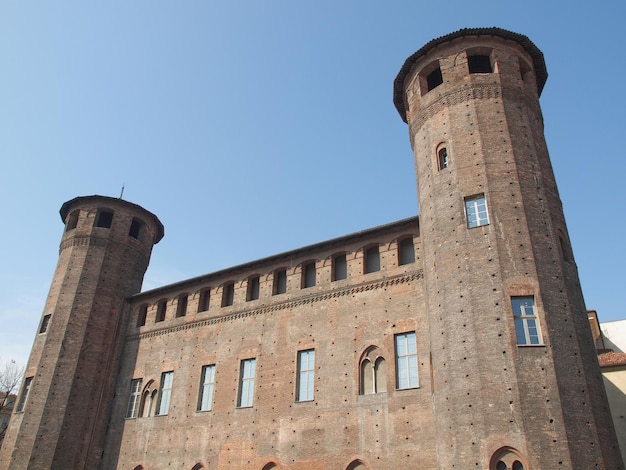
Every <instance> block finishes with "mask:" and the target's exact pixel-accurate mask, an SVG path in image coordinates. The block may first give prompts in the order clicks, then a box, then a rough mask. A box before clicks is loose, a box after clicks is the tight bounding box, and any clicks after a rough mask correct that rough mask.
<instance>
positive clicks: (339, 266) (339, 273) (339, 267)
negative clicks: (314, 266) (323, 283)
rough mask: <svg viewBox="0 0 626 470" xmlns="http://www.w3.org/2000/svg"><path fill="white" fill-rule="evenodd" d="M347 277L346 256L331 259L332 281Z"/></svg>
mask: <svg viewBox="0 0 626 470" xmlns="http://www.w3.org/2000/svg"><path fill="white" fill-rule="evenodd" d="M347 277H348V263H347V261H346V255H345V253H344V254H341V255H337V256H335V257H334V258H333V281H340V280H342V279H346V278H347Z"/></svg>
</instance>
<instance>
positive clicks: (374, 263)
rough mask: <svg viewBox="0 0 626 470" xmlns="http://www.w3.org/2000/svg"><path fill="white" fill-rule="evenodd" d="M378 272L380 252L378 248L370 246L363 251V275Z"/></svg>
mask: <svg viewBox="0 0 626 470" xmlns="http://www.w3.org/2000/svg"><path fill="white" fill-rule="evenodd" d="M376 271H380V252H379V251H378V246H372V247H370V248H367V249H366V250H365V270H364V272H365V274H367V273H374V272H376Z"/></svg>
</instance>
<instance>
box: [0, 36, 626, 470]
mask: <svg viewBox="0 0 626 470" xmlns="http://www.w3.org/2000/svg"><path fill="white" fill-rule="evenodd" d="M468 54H469V55H472V54H481V55H488V56H489V57H490V59H491V62H492V64H493V65H494V72H493V73H479V74H470V73H469V72H468V59H467V57H468ZM435 61H438V64H439V66H440V68H441V72H442V76H443V83H442V84H441V85H439V86H437V87H436V88H434V89H432V90H430V91H428V92H426V89H425V88H424V87H425V83H426V82H425V77H424V75H425V72H424V71H426V72H429V71H431V70H433V64H434V62H435ZM407 64H408V65H405V67H403V69H402V71H401V73H400V75H399V79H398V80H397V81H396V84H395V85H396V86H395V95H394V96H395V98H394V99H395V101H396V106H397V107H398V109H399V110H400V112H401V115H402V116H403V118H404V117H406V121H407V122H408V124H409V133H410V139H411V144H412V147H413V150H414V156H415V165H416V178H417V183H418V189H419V190H418V194H419V210H420V219H419V227H418V220H417V218H412V219H408V220H406V221H400V222H397V223H394V224H390V225H388V226H384V227H378V228H374V229H371V230H368V231H365V232H361V233H358V234H353V235H349V236H346V237H342V238H340V239H336V240H331V241H327V242H322V243H319V244H317V245H314V246H310V247H305V248H302V249H300V250H295V251H292V252H289V253H284V254H281V255H276V256H273V257H270V258H266V259H263V260H259V261H256V262H251V263H248V264H245V265H242V266H238V267H235V268H232V269H229V270H225V271H222V272H218V273H213V274H208V275H206V276H200V277H198V278H194V279H189V280H185V281H181V282H179V283H176V284H173V285H170V286H165V287H163V288H160V289H156V290H154V291H150V292H144V293H140V294H137V291H138V290H139V288H140V284H141V278H142V276H143V272H144V271H145V267H146V266H147V261H148V258H149V255H150V249H151V246H152V243H153V242H156V241H158V239H159V238H160V236H161V235H162V227H161V226H160V223H159V222H158V220H156V218H153V217H154V216H151V215H149V214H147V213H145V211H143V209H141V208H139V207H137V206H134V205H132V204H129V203H125V202H124V201H118V202H114V201H116V200H113V201H112V200H110V198H108V199H107V198H98V197H95V198H84V199H79V200H74V201H71V202H70V203H67V204H70V207H68V206H67V204H66V205H65V206H64V208H65V212H64V213H65V215H68V216H69V214H70V212H71V210H73V209H74V208H80V209H81V217H80V218H79V223H78V226H77V228H76V229H74V230H70V231H68V232H66V233H65V234H64V236H63V240H62V243H61V247H62V249H61V253H60V257H59V266H58V268H57V272H56V273H55V277H54V279H53V283H52V287H51V290H50V295H49V298H48V303H47V304H46V310H45V312H44V313H46V312H52V313H53V317H52V318H53V320H52V321H51V323H50V328H49V330H48V332H47V333H46V334H44V335H38V337H37V338H36V340H35V345H34V347H33V352H32V355H31V359H30V361H29V365H28V370H27V374H26V375H27V376H33V377H34V380H33V388H32V393H31V395H30V397H29V400H28V402H27V406H26V408H25V410H24V413H18V414H16V415H15V416H14V418H13V420H12V422H11V428H10V430H9V433H8V435H7V440H5V445H4V446H3V452H4V453H3V454H1V455H0V462H1V463H0V469H4V468H41V469H43V468H63V469H67V468H104V469H111V468H120V469H130V470H137V469H139V468H142V469H153V468H187V469H192V468H193V469H195V470H197V469H199V468H212V469H213V468H215V469H264V470H269V469H270V468H281V469H286V470H287V469H288V470H300V469H302V470H305V469H306V470H311V469H320V470H321V469H332V470H335V469H350V470H357V469H363V468H368V469H396V468H420V469H439V468H441V469H444V468H445V469H449V468H457V469H462V470H466V469H470V468H479V469H490V470H493V469H494V468H495V466H496V463H497V461H498V460H499V459H500V458H503V459H504V460H506V463H507V464H508V465H509V467H510V466H511V465H512V460H513V459H518V460H519V461H521V462H522V463H523V464H524V468H525V469H549V470H553V469H574V468H575V469H590V468H603V469H611V470H613V469H623V464H622V461H621V457H620V455H619V450H618V447H617V442H616V439H615V436H614V431H613V426H612V423H611V418H610V415H609V413H608V406H607V403H606V397H605V393H604V389H603V385H602V379H601V376H600V371H599V368H598V365H597V359H596V355H595V351H594V348H593V344H592V338H591V333H590V332H589V326H588V322H587V317H586V315H585V311H586V309H585V305H584V301H583V297H582V293H581V290H580V285H579V281H578V276H577V272H576V265H575V263H574V261H573V257H572V255H571V247H570V245H569V240H568V236H567V228H566V225H565V221H564V218H563V212H562V209H561V202H560V200H559V196H558V191H557V187H556V183H555V181H554V175H553V173H552V168H551V166H550V160H549V156H548V152H547V148H546V144H545V141H544V136H543V122H542V116H541V110H540V107H539V101H538V99H539V96H538V95H539V92H540V90H541V88H542V87H543V82H544V81H545V78H546V74H545V67H544V64H543V59H542V56H541V53H540V52H539V51H538V50H537V49H536V48H535V47H534V46H533V45H532V44H531V43H529V42H528V41H527V39H525V38H523V37H521V36H519V35H515V34H512V33H507V32H503V31H502V30H493V29H490V30H481V31H479V32H478V31H473V32H472V31H465V32H458V33H454V34H452V35H450V36H449V37H447V38H443V39H440V40H438V41H436V42H435V43H430V46H428V47H425V48H423V49H422V50H420V52H419V53H417V54H415V55H414V56H412V57H411V58H410V60H409V62H408V63H407ZM535 72H536V73H535ZM441 146H445V147H446V148H447V150H448V155H449V157H450V165H449V167H448V168H445V169H443V170H439V168H438V162H437V150H438V149H439V148H440V147H441ZM477 194H484V195H485V197H486V200H487V206H488V211H489V224H488V225H485V226H481V227H476V228H472V229H468V228H467V221H466V214H465V209H464V198H466V197H469V196H474V195H477ZM105 203H106V204H109V207H110V208H113V209H114V210H115V218H114V220H113V222H114V223H113V225H112V227H111V229H102V228H94V227H93V218H94V217H95V214H96V209H97V208H99V207H101V206H106V204H105ZM146 216H148V220H146V223H147V225H146V227H145V228H146V230H147V231H146V232H144V233H143V234H144V235H145V236H146V238H143V239H142V240H141V242H137V241H136V240H130V239H129V237H128V228H129V225H130V221H131V219H132V217H140V218H142V217H143V218H145V217H146ZM407 237H409V238H411V239H412V240H413V242H414V253H415V261H414V262H411V263H408V264H404V265H400V264H399V255H398V246H399V243H400V241H401V240H403V239H405V238H407ZM371 246H378V248H379V252H380V270H379V271H377V272H372V273H364V266H365V259H364V256H365V250H366V249H367V248H369V247H371ZM338 254H345V256H346V260H347V271H348V275H347V278H346V279H343V280H333V278H332V272H333V271H332V266H333V259H334V257H335V256H336V255H338ZM311 261H314V262H315V266H316V282H315V285H314V286H313V287H307V288H305V287H303V266H304V265H305V264H306V263H309V262H311ZM282 269H285V270H286V273H287V288H286V292H285V293H280V294H276V291H275V285H274V273H275V272H277V271H278V270H282ZM256 276H258V277H259V298H258V299H254V300H249V297H248V291H249V289H248V280H249V279H250V278H252V277H256ZM231 284H232V286H233V292H234V295H233V299H232V305H226V304H228V303H229V302H224V301H223V297H224V291H225V286H228V285H231ZM207 289H208V291H209V292H210V302H209V308H208V309H201V308H199V305H200V301H201V297H202V296H203V292H206V291H207ZM226 290H227V289H226ZM512 296H534V299H535V304H536V309H537V315H538V320H539V323H540V327H541V336H542V344H541V345H536V346H530V347H529V346H518V344H517V338H516V333H515V324H514V319H513V315H512V309H511V297H512ZM182 298H186V299H187V305H186V309H183V304H182V303H181V305H179V302H182V301H181V300H180V299H182ZM159 304H164V305H165V308H166V310H165V315H164V319H163V320H162V321H161V320H160V319H159V318H158V317H157V310H158V305H159ZM199 310H200V311H199ZM144 311H146V312H147V313H146V319H145V323H144V322H143V321H142V320H141V317H142V312H144ZM407 332H415V333H416V338H417V359H418V369H419V387H418V388H413V389H408V390H397V387H396V379H397V371H396V365H395V356H396V351H395V344H394V338H395V335H397V334H401V333H407ZM372 348H375V349H372ZM310 349H314V350H315V369H314V372H315V376H314V377H315V378H314V385H315V387H314V388H315V396H314V399H313V400H312V401H307V402H298V401H297V399H296V396H297V395H296V392H297V367H298V365H297V360H298V359H297V358H298V352H299V351H304V350H310ZM372 350H374V351H376V352H375V353H371V354H375V355H376V356H377V357H379V356H380V357H383V358H384V359H385V368H384V369H382V368H381V370H382V371H383V372H381V374H380V375H379V381H382V379H383V378H384V381H386V391H380V390H379V393H375V394H362V393H361V387H360V380H359V377H360V365H361V361H362V360H363V358H364V356H365V354H367V353H368V351H372ZM251 358H255V359H256V374H255V385H254V402H253V406H252V407H249V408H240V407H238V406H237V396H238V389H239V383H240V367H241V361H242V360H245V359H251ZM204 365H215V368H216V376H215V391H214V399H213V403H212V409H211V410H210V411H197V407H198V397H199V392H200V388H201V384H200V381H201V370H202V366H204ZM167 371H173V373H174V379H173V387H172V392H171V403H170V407H169V409H168V411H167V414H165V415H163V416H155V410H156V406H157V403H156V402H157V400H158V396H159V388H160V380H161V374H162V373H163V372H167ZM133 379H141V380H142V387H141V392H142V401H141V406H140V413H139V414H138V416H136V417H130V418H127V416H126V413H127V406H128V401H129V394H130V385H131V381H132V380H133ZM85 417H86V418H87V419H85ZM105 433H106V435H105ZM7 444H8V445H7ZM7 449H10V450H7ZM506 452H508V457H502V456H503V455H504V454H505V453H506ZM507 459H508V460H507Z"/></svg>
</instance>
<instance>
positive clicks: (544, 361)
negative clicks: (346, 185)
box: [394, 28, 616, 469]
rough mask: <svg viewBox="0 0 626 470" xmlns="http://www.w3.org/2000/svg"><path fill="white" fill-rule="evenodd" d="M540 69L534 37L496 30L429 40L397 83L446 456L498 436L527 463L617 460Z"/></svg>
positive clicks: (450, 458)
mask: <svg viewBox="0 0 626 470" xmlns="http://www.w3.org/2000/svg"><path fill="white" fill-rule="evenodd" d="M546 79H547V72H546V66H545V63H544V59H543V54H542V53H541V52H540V51H539V49H537V47H536V46H535V45H534V44H533V43H532V42H530V41H529V40H528V38H526V37H525V36H521V35H519V34H515V33H511V32H508V31H504V30H501V29H498V28H487V29H466V30H461V31H458V32H456V33H453V34H449V35H447V36H444V37H442V38H439V39H436V40H433V41H431V42H430V43H428V44H426V45H425V46H424V47H422V48H421V49H420V50H419V51H417V52H416V53H415V54H413V55H412V56H411V57H410V58H409V59H407V61H406V62H405V64H404V66H403V67H402V69H401V71H400V73H399V74H398V76H397V78H396V81H395V83H394V102H395V105H396V108H397V109H398V111H399V113H400V115H401V117H402V119H403V120H404V121H405V122H407V123H408V125H409V137H410V140H411V146H412V148H413V152H414V156H415V168H416V175H417V184H418V194H419V214H420V236H421V239H422V244H423V247H424V283H425V297H426V310H427V312H428V318H429V329H430V339H431V357H432V364H431V367H432V369H433V371H434V372H433V383H432V386H433V406H434V413H435V416H436V432H437V449H438V455H439V456H440V461H439V464H440V465H441V466H442V468H454V467H455V464H457V463H458V462H459V461H464V462H471V461H476V462H481V461H483V460H484V455H482V452H483V451H482V449H481V447H482V446H480V445H479V442H480V441H484V440H487V441H488V440H490V439H494V438H495V437H496V436H497V439H501V437H502V436H507V440H509V442H510V443H511V444H512V445H514V446H516V448H518V449H520V450H523V453H524V454H525V455H527V456H528V460H527V462H528V466H529V468H549V469H553V468H554V469H556V468H599V467H602V465H603V462H614V461H616V460H614V459H615V455H616V449H615V448H608V447H609V446H608V445H607V443H608V442H612V441H610V440H609V439H607V435H606V433H608V432H609V429H608V428H607V427H605V426H603V425H601V423H605V422H610V417H609V414H608V413H609V412H608V410H607V406H606V403H605V402H603V401H602V400H599V398H601V397H603V395H604V394H603V393H602V388H603V384H602V378H601V376H600V373H599V371H598V369H597V367H595V364H593V363H592V361H588V360H587V359H588V358H593V356H594V353H595V349H594V346H593V344H592V342H591V341H590V335H589V332H588V320H587V315H586V308H585V304H584V301H583V296H582V293H581V288H580V285H579V281H578V274H577V270H576V266H575V264H574V262H573V258H572V255H571V248H570V243H569V238H568V236H567V229H566V226H565V219H564V216H563V210H562V207H561V201H560V199H559V195H558V191H557V187H556V182H555V180H554V175H553V172H552V168H551V164H550V159H549V156H548V151H547V147H546V143H545V140H544V134H543V119H542V115H541V110H540V106H539V95H540V93H541V91H542V89H543V86H544V84H545V82H546ZM486 410H489V411H488V412H485V411H486ZM459 429H468V430H471V431H469V432H468V433H467V434H465V433H459V432H458V431H459ZM468 436H471V438H468ZM557 436H561V437H559V438H557ZM503 453H504V454H506V453H507V449H506V448H504V449H503ZM531 456H536V457H539V456H540V457H541V458H540V459H539V458H533V457H531ZM495 458H496V459H497V458H498V456H495ZM468 459H469V460H468ZM461 467H462V468H470V467H469V464H468V463H465V464H464V465H461ZM525 468H526V467H525Z"/></svg>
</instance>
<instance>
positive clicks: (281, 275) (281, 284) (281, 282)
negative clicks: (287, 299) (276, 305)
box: [274, 269, 287, 295]
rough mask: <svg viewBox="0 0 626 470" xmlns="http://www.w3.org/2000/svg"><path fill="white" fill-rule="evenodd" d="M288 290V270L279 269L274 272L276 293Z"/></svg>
mask: <svg viewBox="0 0 626 470" xmlns="http://www.w3.org/2000/svg"><path fill="white" fill-rule="evenodd" d="M285 292H287V271H286V270H285V269H279V270H278V271H275V272H274V295H276V294H284V293H285Z"/></svg>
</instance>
